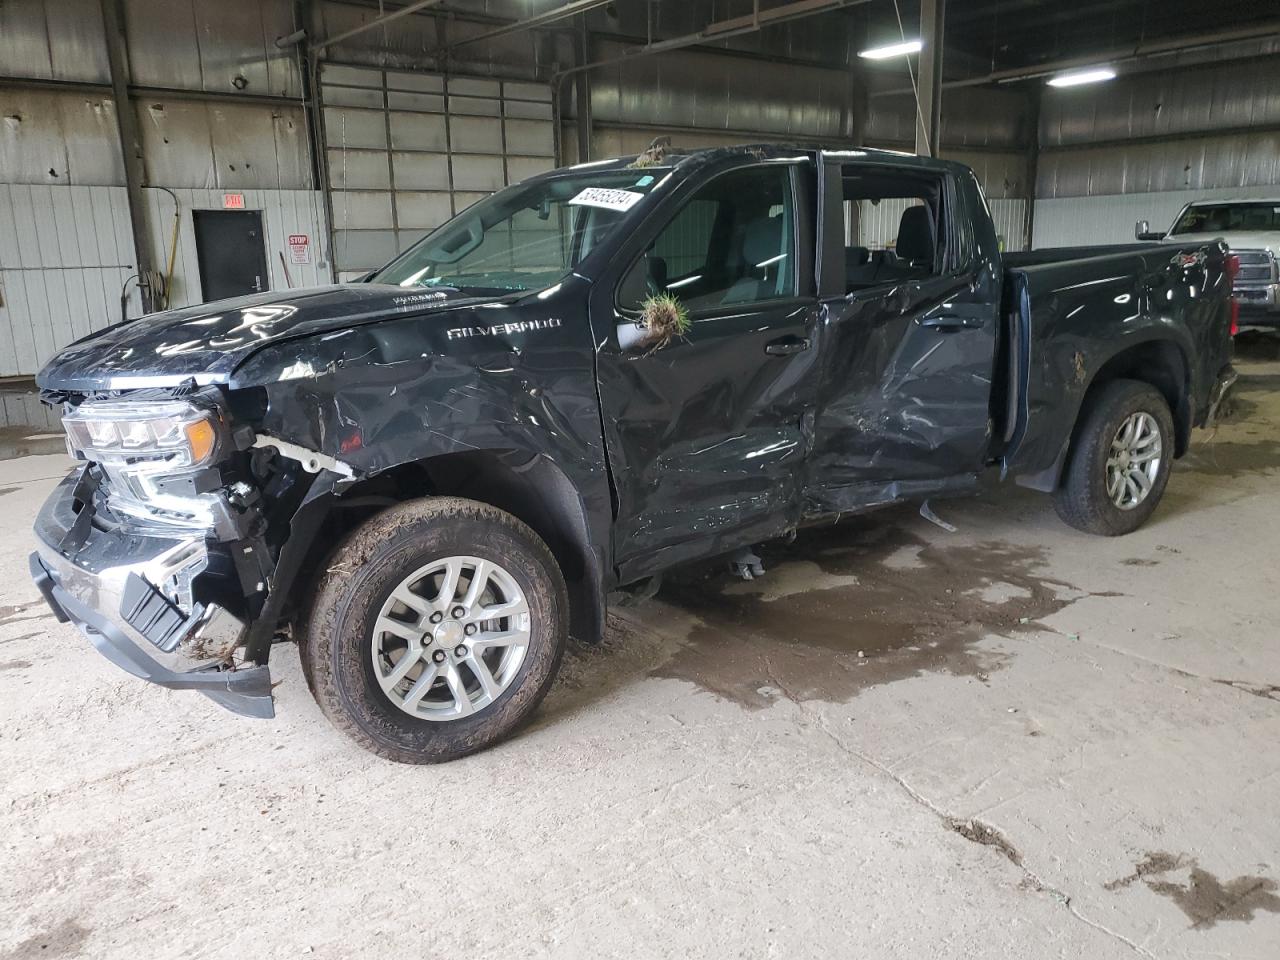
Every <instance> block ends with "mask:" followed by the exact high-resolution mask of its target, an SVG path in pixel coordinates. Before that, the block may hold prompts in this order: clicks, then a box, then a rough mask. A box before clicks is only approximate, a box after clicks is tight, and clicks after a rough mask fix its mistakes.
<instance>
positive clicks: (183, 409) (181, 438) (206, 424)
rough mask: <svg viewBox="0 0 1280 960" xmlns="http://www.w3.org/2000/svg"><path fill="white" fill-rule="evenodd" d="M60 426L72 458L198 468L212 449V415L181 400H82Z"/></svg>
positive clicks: (215, 437)
mask: <svg viewBox="0 0 1280 960" xmlns="http://www.w3.org/2000/svg"><path fill="white" fill-rule="evenodd" d="M62 424H63V426H64V427H65V429H66V431H67V446H68V448H69V449H70V451H71V455H72V456H73V457H80V458H83V459H86V460H93V461H95V462H98V463H104V462H105V463H114V464H125V463H134V462H137V461H140V460H146V461H156V460H159V461H162V462H163V463H164V464H165V466H166V467H168V468H176V469H184V468H193V467H199V466H203V465H204V464H206V463H209V462H210V461H212V460H213V459H214V456H215V454H216V453H217V448H218V434H219V430H218V423H217V421H216V420H215V419H214V417H213V415H212V414H210V413H208V412H206V411H203V410H200V409H197V408H196V407H193V406H192V405H191V404H189V403H185V402H184V401H181V400H164V401H158V402H157V401H137V400H133V401H130V400H101V401H90V402H88V403H82V404H81V405H80V406H78V407H76V408H75V409H74V410H71V411H69V412H68V413H66V414H65V415H64V416H63V418H62Z"/></svg>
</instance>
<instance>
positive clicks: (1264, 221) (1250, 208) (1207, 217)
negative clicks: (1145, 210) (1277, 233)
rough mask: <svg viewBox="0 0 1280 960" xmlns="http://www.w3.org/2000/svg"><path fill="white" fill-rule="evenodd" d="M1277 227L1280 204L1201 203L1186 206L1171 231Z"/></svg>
mask: <svg viewBox="0 0 1280 960" xmlns="http://www.w3.org/2000/svg"><path fill="white" fill-rule="evenodd" d="M1244 230H1249V231H1267V230H1280V204H1277V203H1258V202H1253V203H1204V204H1197V205H1196V206H1194V207H1187V209H1186V210H1184V211H1182V216H1180V217H1179V218H1178V222H1177V223H1175V224H1174V225H1173V229H1172V230H1171V231H1170V233H1175V234H1176V233H1235V232H1239V231H1244Z"/></svg>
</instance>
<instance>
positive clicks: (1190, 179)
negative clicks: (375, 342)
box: [1036, 129, 1280, 198]
mask: <svg viewBox="0 0 1280 960" xmlns="http://www.w3.org/2000/svg"><path fill="white" fill-rule="evenodd" d="M1277 182H1280V129H1277V130H1268V131H1259V132H1256V133H1239V134H1230V135H1221V136H1216V137H1197V138H1194V139H1186V140H1173V141H1142V142H1139V143H1131V144H1119V145H1108V146H1097V147H1085V148H1073V149H1070V150H1052V151H1044V152H1042V153H1041V155H1040V163H1039V173H1038V177H1037V186H1036V195H1037V196H1038V197H1041V198H1050V197H1084V196H1110V195H1113V194H1122V193H1150V192H1156V191H1163V190H1214V189H1218V188H1223V189H1227V188H1235V187H1252V186H1262V185H1266V184H1273V183H1277Z"/></svg>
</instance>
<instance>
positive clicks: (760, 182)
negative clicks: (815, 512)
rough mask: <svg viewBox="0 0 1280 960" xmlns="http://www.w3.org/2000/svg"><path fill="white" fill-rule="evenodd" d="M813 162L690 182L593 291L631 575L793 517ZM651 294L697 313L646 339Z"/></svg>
mask: <svg viewBox="0 0 1280 960" xmlns="http://www.w3.org/2000/svg"><path fill="white" fill-rule="evenodd" d="M812 170H813V165H812V162H810V161H807V160H806V161H805V162H804V163H803V164H800V163H795V164H792V163H769V164H759V163H754V164H748V165H745V166H739V167H737V168H735V169H731V170H728V171H727V172H722V173H719V174H717V175H715V176H712V177H709V178H706V179H703V178H700V179H699V180H698V181H697V182H694V183H690V184H689V185H688V189H687V190H684V191H683V192H682V194H681V195H679V196H677V197H673V198H672V200H673V202H671V203H669V204H667V205H666V206H665V208H664V209H663V210H662V211H656V212H655V214H654V217H653V220H652V222H650V223H649V224H646V225H645V227H644V228H642V231H641V232H638V234H637V236H636V237H635V238H633V239H634V243H633V244H632V245H631V246H630V248H629V249H628V251H627V254H626V256H625V260H624V261H623V262H622V263H620V265H619V271H620V272H619V274H618V275H617V276H616V277H615V278H614V279H613V281H612V282H602V283H600V284H598V285H597V289H596V290H595V291H594V292H593V300H592V307H591V309H592V313H593V317H595V318H603V319H605V320H607V334H606V338H605V342H603V343H602V344H600V346H599V348H598V350H597V355H596V359H597V375H598V378H599V386H600V402H601V411H602V420H603V427H604V431H605V438H606V441H607V442H606V446H607V448H608V455H609V466H610V474H611V477H612V480H613V485H614V494H615V498H616V504H615V510H616V517H617V519H616V523H615V524H614V543H613V548H614V560H615V563H616V565H617V568H618V572H619V578H620V580H621V581H622V582H628V581H632V580H635V579H638V578H640V577H643V576H646V575H649V574H651V573H654V572H657V571H659V570H663V569H666V568H668V567H670V566H672V565H673V564H676V563H680V562H682V561H686V560H691V559H695V558H699V557H705V556H709V555H713V554H716V553H721V552H725V551H729V550H732V549H734V548H736V547H740V546H743V545H745V544H750V543H755V542H758V541H760V540H764V539H768V538H770V537H774V536H778V535H779V534H781V533H784V532H785V531H786V530H788V529H791V528H793V527H794V526H795V525H796V523H797V522H798V519H799V514H800V507H801V503H802V499H801V498H802V492H803V468H804V463H805V460H806V458H807V456H808V448H809V442H808V440H809V436H810V431H809V426H810V423H811V416H812V412H811V411H812V403H813V394H814V390H815V388H816V381H815V380H814V378H813V377H812V376H810V372H811V370H812V368H813V365H814V364H815V363H816V356H817V351H816V350H815V349H814V336H815V326H816V318H817V298H816V296H815V293H814V285H813V269H812V246H813V243H812V240H813V226H812V224H813V209H812V204H813V197H814V183H813V178H812ZM657 294H666V295H668V296H670V297H672V298H674V299H675V301H676V302H677V303H678V304H679V305H680V307H681V308H682V309H683V310H685V311H687V314H688V321H689V324H688V329H687V330H686V331H685V332H684V333H682V334H675V335H673V336H672V337H671V338H670V340H669V341H667V342H652V341H648V342H646V341H645V340H643V339H642V334H641V331H640V330H639V329H638V328H637V326H636V320H637V319H639V318H640V316H641V314H642V306H643V303H644V301H645V300H646V299H648V298H650V297H652V296H654V295H657Z"/></svg>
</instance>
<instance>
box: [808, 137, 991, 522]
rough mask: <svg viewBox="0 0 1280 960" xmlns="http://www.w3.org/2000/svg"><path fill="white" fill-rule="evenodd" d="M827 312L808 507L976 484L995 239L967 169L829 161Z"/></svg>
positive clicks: (986, 411) (987, 395)
mask: <svg viewBox="0 0 1280 960" xmlns="http://www.w3.org/2000/svg"><path fill="white" fill-rule="evenodd" d="M820 177H821V184H822V186H821V190H822V195H823V196H822V208H821V209H822V213H821V216H822V225H821V231H822V237H823V254H822V268H821V270H820V279H819V282H820V285H821V291H822V301H823V308H824V318H823V327H822V337H821V373H820V374H819V387H818V390H819V396H818V401H817V411H816V424H815V437H814V450H813V455H812V458H811V461H810V464H809V478H808V483H807V486H806V512H807V514H808V515H810V516H821V515H827V514H832V513H838V512H841V511H847V510H859V509H865V508H866V507H869V506H874V505H876V504H879V503H887V502H891V501H893V500H898V499H903V498H908V497H914V496H923V495H928V494H930V493H935V492H941V491H947V490H952V489H963V488H965V487H968V486H971V485H972V484H973V483H974V482H976V479H977V473H978V472H979V470H980V469H981V468H982V466H983V464H984V463H985V461H986V459H987V456H988V453H989V450H990V444H991V430H992V408H991V404H992V385H993V373H994V369H995V359H996V351H997V345H998V337H999V323H998V317H999V307H1000V273H999V267H998V251H997V241H996V237H995V235H994V229H993V227H992V225H991V219H990V216H989V214H988V213H987V209H986V205H985V203H984V202H983V201H982V198H981V194H980V192H979V190H978V187H977V184H976V182H974V181H973V180H972V177H971V175H969V174H967V172H966V171H963V170H962V169H961V168H958V167H957V168H954V169H952V170H947V169H944V168H940V167H939V165H938V164H937V163H936V162H929V161H921V160H917V159H916V158H903V159H902V160H901V161H895V162H893V163H892V164H885V163H884V162H883V161H881V162H879V163H868V162H865V161H864V160H861V159H859V155H858V154H857V152H856V151H851V152H849V153H847V154H824V155H823V157H822V162H821V170H820Z"/></svg>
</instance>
